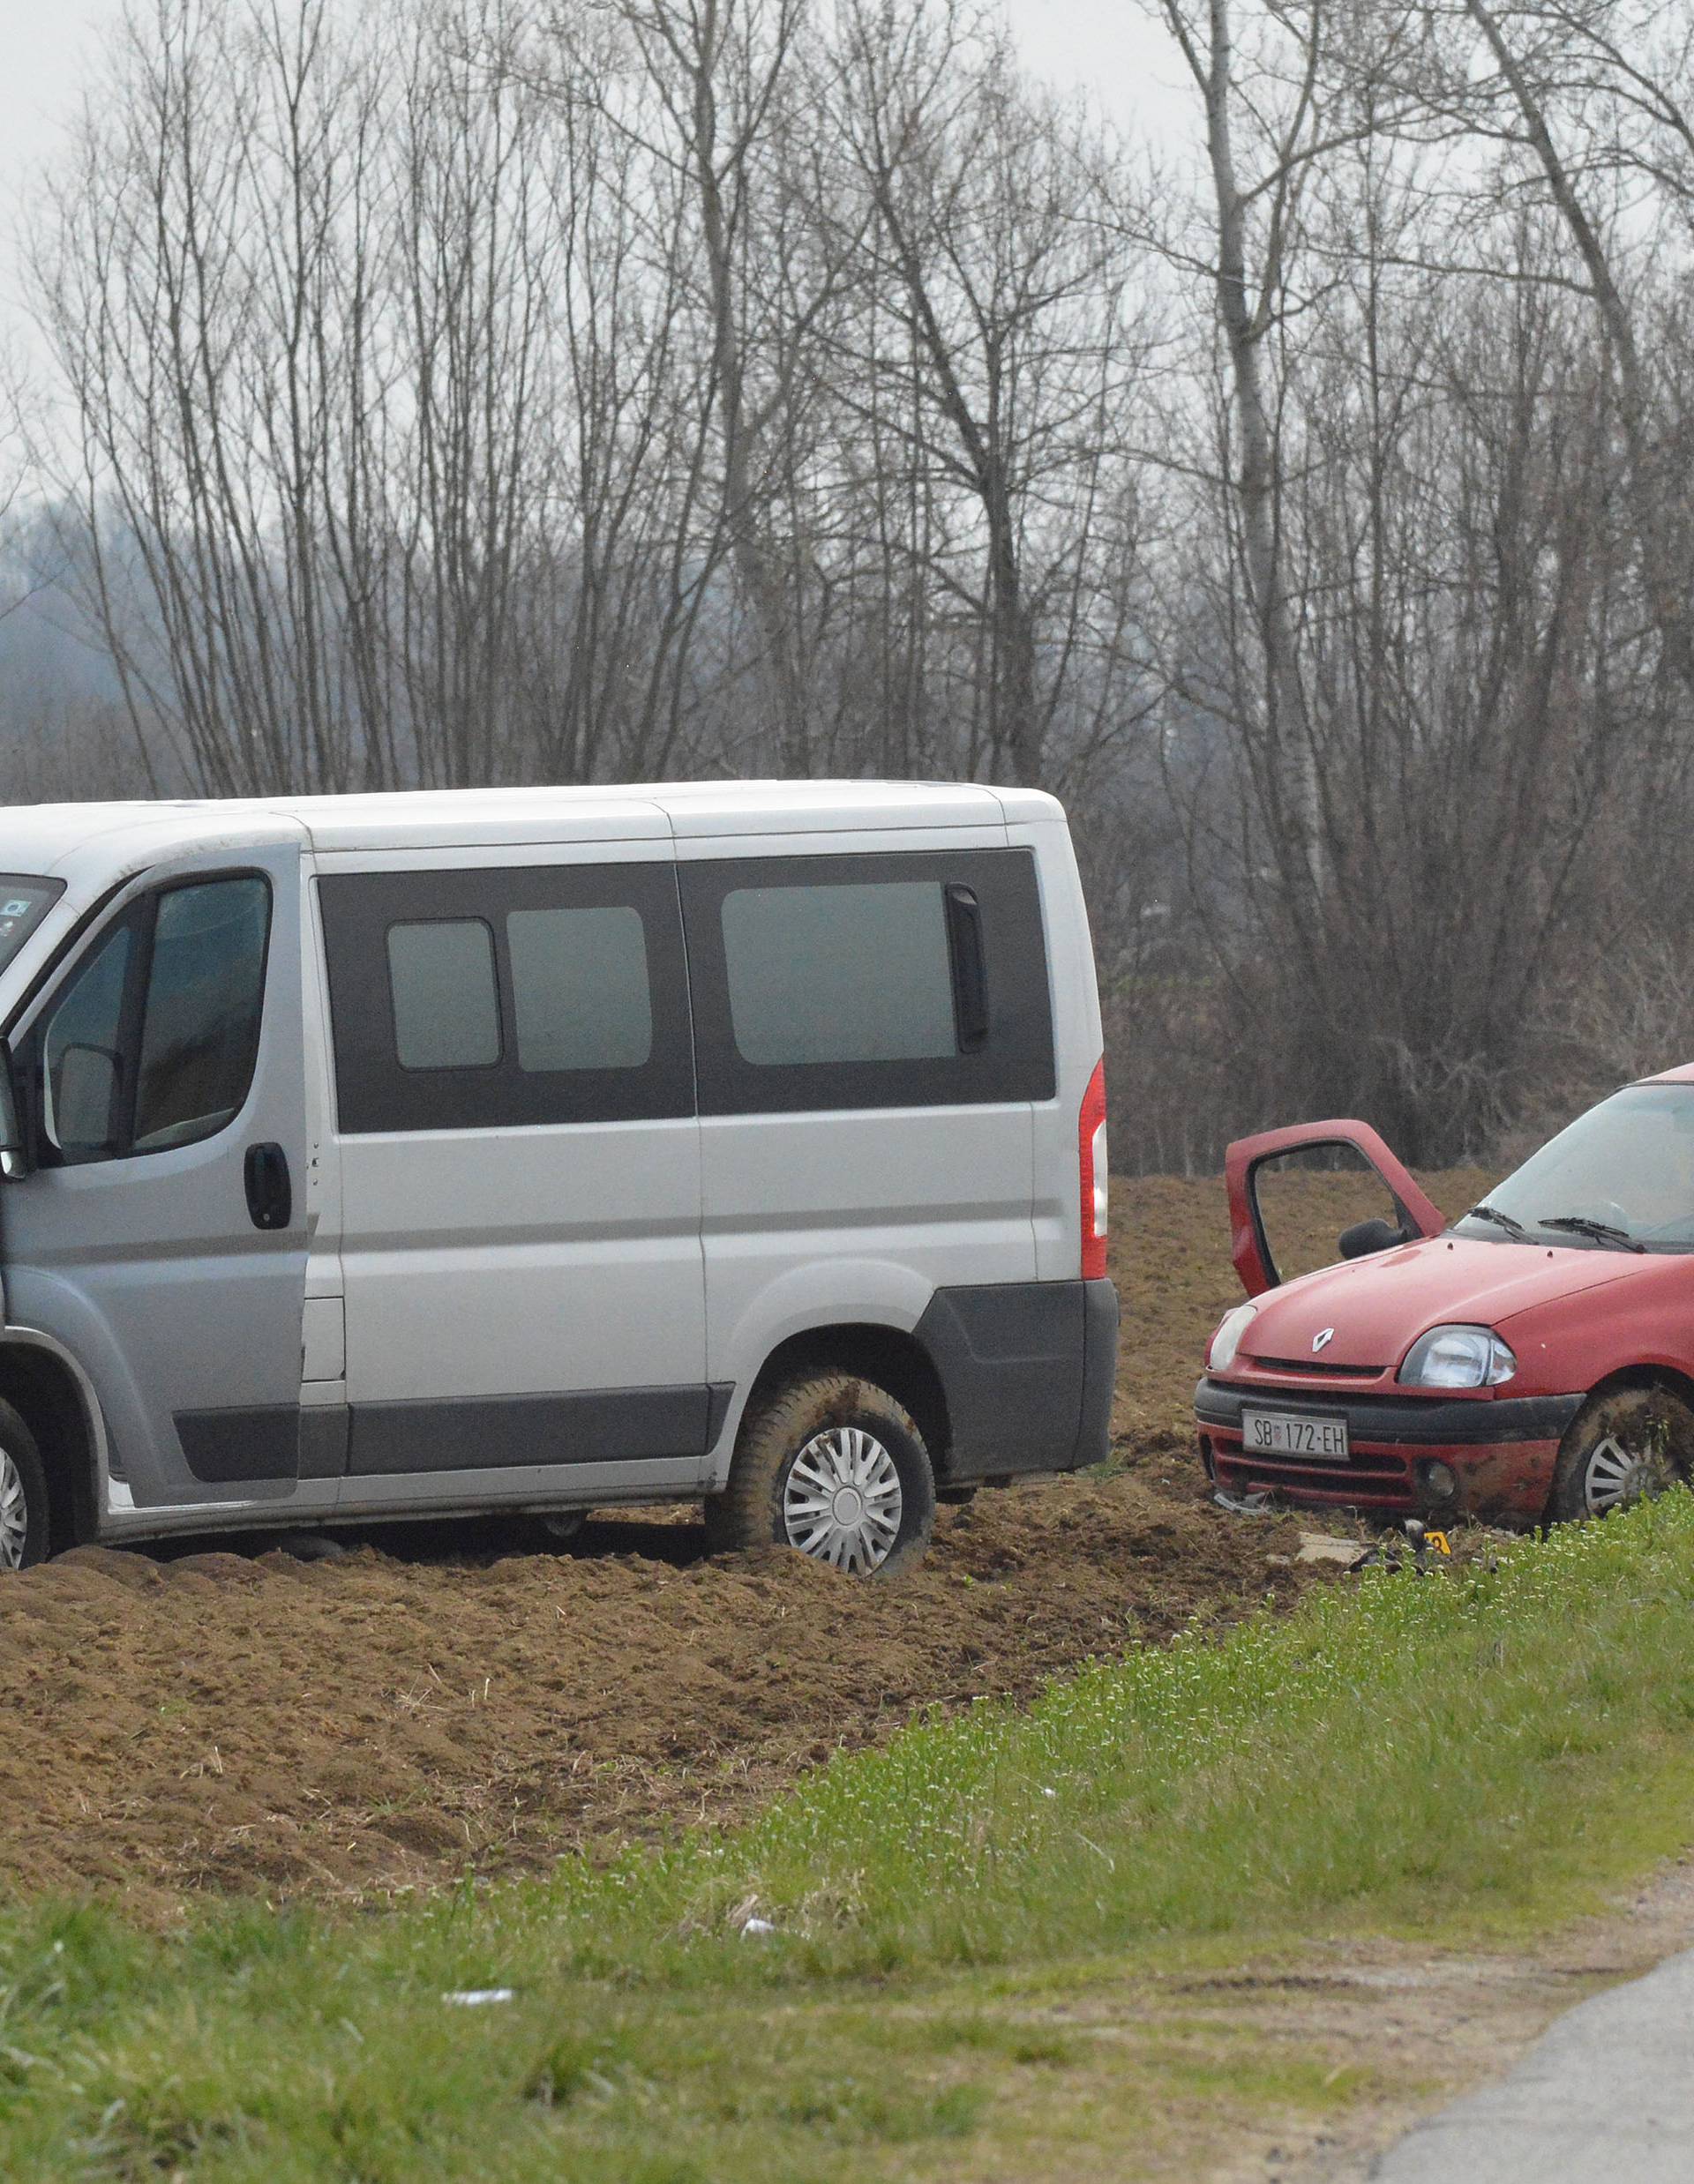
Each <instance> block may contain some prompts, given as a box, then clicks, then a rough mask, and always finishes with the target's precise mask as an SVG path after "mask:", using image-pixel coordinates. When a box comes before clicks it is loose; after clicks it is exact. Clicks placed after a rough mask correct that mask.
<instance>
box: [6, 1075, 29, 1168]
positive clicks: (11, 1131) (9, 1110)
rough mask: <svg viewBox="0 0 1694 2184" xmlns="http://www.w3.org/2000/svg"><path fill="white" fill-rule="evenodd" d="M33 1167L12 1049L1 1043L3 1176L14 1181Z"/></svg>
mask: <svg viewBox="0 0 1694 2184" xmlns="http://www.w3.org/2000/svg"><path fill="white" fill-rule="evenodd" d="M29 1164H30V1163H29V1139H28V1134H27V1133H26V1130H25V1128H24V1121H23V1115H22V1111H21V1110H20V1108H19V1102H18V1076H17V1072H16V1070H15V1068H14V1067H13V1065H12V1059H11V1048H10V1047H9V1046H7V1045H5V1044H4V1043H0V1177H4V1178H6V1179H7V1180H8V1181H12V1180H14V1179H16V1178H19V1177H22V1176H26V1175H27V1174H28V1173H29Z"/></svg>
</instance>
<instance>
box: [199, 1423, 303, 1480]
mask: <svg viewBox="0 0 1694 2184" xmlns="http://www.w3.org/2000/svg"><path fill="white" fill-rule="evenodd" d="M175 1424H176V1438H177V1440H179V1441H181V1443H182V1444H183V1454H184V1456H185V1457H186V1458H187V1460H188V1468H189V1470H191V1472H192V1473H193V1474H194V1477H196V1478H197V1479H199V1482H200V1484H201V1485H203V1486H231V1485H238V1484H239V1485H246V1484H248V1483H250V1482H252V1481H256V1480H259V1479H279V1478H298V1477H299V1476H300V1410H299V1406H298V1405H297V1404H295V1403H275V1404H269V1405H266V1407H265V1408H264V1409H262V1410H179V1411H177V1413H176V1419H175Z"/></svg>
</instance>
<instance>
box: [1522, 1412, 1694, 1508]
mask: <svg viewBox="0 0 1694 2184" xmlns="http://www.w3.org/2000/svg"><path fill="white" fill-rule="evenodd" d="M1690 1477H1694V1410H1690V1409H1689V1407H1688V1405H1687V1404H1686V1403H1685V1402H1683V1401H1682V1399H1681V1398H1680V1397H1679V1396H1676V1395H1671V1394H1670V1393H1669V1392H1668V1390H1667V1389H1664V1388H1660V1387H1621V1388H1618V1389H1616V1390H1615V1392H1614V1393H1613V1394H1611V1395H1596V1396H1594V1397H1593V1399H1592V1400H1591V1401H1590V1402H1585V1404H1584V1405H1583V1407H1582V1409H1581V1410H1579V1411H1578V1413H1577V1415H1576V1417H1574V1418H1573V1419H1572V1420H1571V1421H1570V1425H1569V1426H1568V1427H1567V1429H1566V1431H1565V1436H1564V1440H1563V1442H1562V1443H1561V1444H1560V1447H1559V1461H1558V1465H1557V1468H1556V1469H1555V1471H1554V1474H1553V1492H1552V1494H1551V1496H1550V1498H1549V1500H1548V1516H1549V1517H1551V1518H1552V1519H1553V1520H1554V1521H1555V1522H1568V1521H1569V1520H1570V1519H1572V1518H1576V1517H1591V1516H1609V1515H1611V1514H1612V1512H1613V1511H1614V1510H1615V1509H1625V1508H1628V1507H1630V1504H1631V1503H1633V1502H1637V1501H1645V1500H1649V1499H1651V1497H1652V1496H1653V1495H1655V1494H1661V1493H1663V1492H1665V1491H1666V1489H1667V1488H1668V1487H1671V1486H1675V1485H1677V1483H1678V1482H1679V1481H1682V1482H1686V1481H1687V1480H1688V1479H1690Z"/></svg>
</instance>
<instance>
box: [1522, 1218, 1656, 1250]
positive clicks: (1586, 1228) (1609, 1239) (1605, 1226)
mask: <svg viewBox="0 0 1694 2184" xmlns="http://www.w3.org/2000/svg"><path fill="white" fill-rule="evenodd" d="M1536 1226H1537V1227H1538V1228H1542V1229H1565V1230H1569V1231H1570V1234H1571V1235H1572V1236H1591V1237H1593V1239H1594V1241H1595V1243H1596V1244H1609V1245H1612V1247H1613V1249H1614V1250H1615V1251H1623V1252H1644V1251H1645V1249H1646V1248H1647V1247H1646V1245H1645V1244H1643V1243H1640V1242H1639V1241H1638V1239H1637V1238H1634V1237H1632V1236H1631V1235H1630V1232H1629V1230H1627V1229H1620V1228H1617V1227H1615V1225H1614V1224H1613V1223H1611V1222H1609V1221H1590V1220H1589V1219H1588V1217H1587V1216H1586V1215H1585V1214H1555V1215H1553V1217H1552V1219H1551V1220H1550V1221H1541V1222H1538V1223H1536Z"/></svg>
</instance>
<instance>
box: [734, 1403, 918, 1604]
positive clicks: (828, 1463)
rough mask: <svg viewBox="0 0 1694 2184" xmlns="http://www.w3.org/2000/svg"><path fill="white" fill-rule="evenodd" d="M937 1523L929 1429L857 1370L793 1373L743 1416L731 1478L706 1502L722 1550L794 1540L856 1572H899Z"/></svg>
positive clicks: (823, 1558) (877, 1575)
mask: <svg viewBox="0 0 1694 2184" xmlns="http://www.w3.org/2000/svg"><path fill="white" fill-rule="evenodd" d="M934 1527H935V1474H934V1470H933V1467H932V1465H931V1463H930V1460H929V1451H928V1449H927V1448H926V1447H925V1446H924V1437H923V1435H922V1434H921V1433H920V1432H918V1428H917V1426H916V1425H914V1424H913V1423H912V1420H911V1416H910V1414H909V1413H908V1412H907V1411H906V1410H904V1408H903V1406H902V1405H901V1404H899V1403H897V1402H896V1401H895V1399H894V1397H893V1396H892V1395H889V1394H888V1390H887V1389H886V1388H882V1387H877V1385H876V1384H875V1382H874V1381H873V1380H863V1379H861V1378H860V1377H859V1376H858V1374H857V1373H851V1372H823V1373H814V1374H811V1375H809V1376H808V1377H807V1378H806V1379H805V1380H791V1381H790V1382H789V1383H788V1384H787V1385H786V1386H784V1387H776V1388H773V1389H772V1390H771V1391H770V1393H769V1394H768V1395H761V1396H759V1397H758V1398H757V1399H756V1400H755V1402H754V1403H753V1404H752V1405H750V1406H749V1408H748V1410H747V1415H746V1417H745V1418H744V1419H743V1420H742V1422H741V1431H740V1432H739V1434H738V1436H737V1439H736V1444H735V1459H734V1461H733V1462H732V1463H731V1466H730V1477H729V1484H728V1485H726V1486H725V1488H724V1490H723V1492H722V1493H721V1494H712V1495H708V1498H707V1502H706V1537H707V1543H708V1546H709V1548H710V1550H711V1552H713V1553H714V1554H717V1553H721V1552H724V1551H726V1550H729V1549H732V1548H738V1547H741V1548H745V1547H768V1546H770V1545H773V1544H774V1545H777V1546H790V1547H795V1548H798V1550H799V1552H801V1553H803V1554H809V1555H811V1556H812V1557H813V1559H814V1560H816V1561H820V1562H825V1563H828V1564H830V1565H832V1566H833V1567H835V1568H836V1569H841V1570H845V1571H847V1572H848V1573H849V1574H851V1575H854V1576H862V1577H874V1578H878V1579H881V1578H888V1577H896V1576H897V1575H898V1574H900V1572H901V1571H902V1570H904V1569H910V1568H911V1566H912V1565H913V1564H914V1563H915V1562H917V1561H918V1560H919V1559H921V1557H922V1555H923V1552H924V1550H925V1548H926V1547H927V1546H928V1545H929V1537H930V1534H931V1532H932V1531H933V1530H934Z"/></svg>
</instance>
